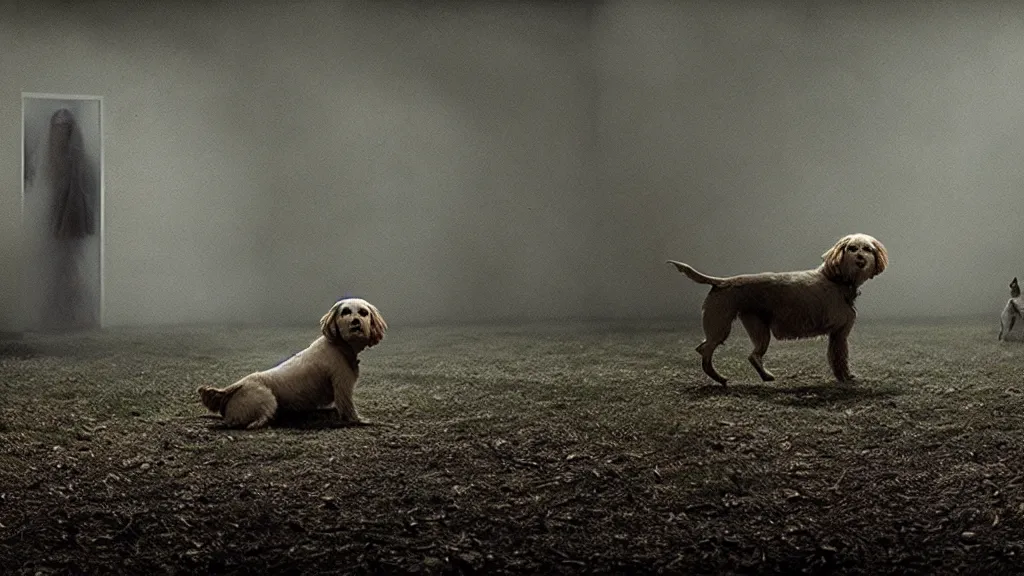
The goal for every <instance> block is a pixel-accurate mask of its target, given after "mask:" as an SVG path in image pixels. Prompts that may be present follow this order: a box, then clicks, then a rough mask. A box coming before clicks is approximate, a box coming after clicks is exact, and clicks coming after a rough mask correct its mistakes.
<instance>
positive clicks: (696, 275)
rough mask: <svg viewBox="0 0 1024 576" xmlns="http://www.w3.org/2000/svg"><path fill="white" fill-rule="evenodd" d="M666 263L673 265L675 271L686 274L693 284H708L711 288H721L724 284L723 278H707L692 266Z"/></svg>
mask: <svg viewBox="0 0 1024 576" xmlns="http://www.w3.org/2000/svg"><path fill="white" fill-rule="evenodd" d="M668 263H669V264H671V265H673V266H675V267H676V269H677V270H679V271H680V272H682V273H683V274H686V275H687V276H688V277H689V278H690V280H693V281H694V282H696V283H698V284H710V285H712V286H722V285H723V284H725V283H726V279H725V278H717V277H715V276H708V275H707V274H701V273H700V272H697V271H696V270H694V268H693V266H690V265H689V264H683V263H682V262H676V261H675V260H669V261H668Z"/></svg>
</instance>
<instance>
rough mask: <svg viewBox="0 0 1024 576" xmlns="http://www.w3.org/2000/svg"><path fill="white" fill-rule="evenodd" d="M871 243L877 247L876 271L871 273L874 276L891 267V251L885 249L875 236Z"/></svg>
mask: <svg viewBox="0 0 1024 576" xmlns="http://www.w3.org/2000/svg"><path fill="white" fill-rule="evenodd" d="M871 244H872V245H874V247H875V273H874V274H872V275H871V277H872V278H874V277H875V276H878V275H879V274H881V273H882V272H884V271H885V269H886V268H888V267H889V251H888V250H886V249H885V246H883V245H882V243H881V242H879V241H878V240H875V239H874V238H872V239H871Z"/></svg>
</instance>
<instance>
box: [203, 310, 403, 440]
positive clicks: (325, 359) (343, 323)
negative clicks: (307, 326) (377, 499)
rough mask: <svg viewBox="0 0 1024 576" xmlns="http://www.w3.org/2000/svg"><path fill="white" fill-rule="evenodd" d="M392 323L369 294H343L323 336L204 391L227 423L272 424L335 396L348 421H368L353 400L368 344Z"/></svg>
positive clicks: (322, 326)
mask: <svg viewBox="0 0 1024 576" xmlns="http://www.w3.org/2000/svg"><path fill="white" fill-rule="evenodd" d="M387 328H388V325H387V323H385V322H384V318H383V317H381V315H380V312H378V311H377V308H375V307H374V306H373V305H372V304H370V303H369V302H367V301H366V300H362V299H359V298H349V299H346V300H340V301H338V302H337V303H335V304H334V306H331V309H330V311H329V312H327V314H325V315H324V317H323V318H321V319H320V331H321V332H322V333H323V336H321V337H319V338H317V339H316V340H314V341H313V343H312V344H310V345H309V347H307V348H306V349H305V350H303V351H301V352H299V353H298V354H296V355H294V356H292V357H291V358H289V359H288V360H285V361H284V362H282V363H281V364H279V365H277V366H275V367H273V368H271V369H269V370H264V371H262V372H254V373H252V374H249V375H248V376H246V377H245V378H242V379H241V380H239V381H238V382H235V383H234V384H232V385H230V386H228V387H227V388H223V389H217V388H211V387H209V386H201V387H199V389H198V392H199V397H200V399H201V400H202V402H203V405H204V406H206V407H207V408H208V409H209V410H210V411H211V412H218V413H220V415H221V416H222V417H223V418H224V420H223V426H224V427H227V428H247V429H255V428H261V427H263V426H266V425H267V424H268V423H269V422H270V421H271V420H273V419H274V417H275V416H277V415H278V414H279V413H282V412H287V413H296V412H308V411H312V410H316V409H318V408H322V407H326V406H329V405H330V404H331V403H332V402H333V403H334V405H335V408H336V409H337V411H338V415H339V416H340V417H341V420H342V421H343V422H346V423H349V424H365V423H366V422H364V421H363V420H361V419H360V418H359V414H358V413H357V412H356V407H355V404H353V403H352V390H353V389H354V388H355V385H356V380H357V379H358V378H359V360H358V358H356V356H357V355H358V354H359V353H360V352H361V351H362V350H363V349H364V348H369V347H371V346H374V345H376V344H377V343H379V342H380V341H381V340H383V339H384V332H385V331H386V330H387Z"/></svg>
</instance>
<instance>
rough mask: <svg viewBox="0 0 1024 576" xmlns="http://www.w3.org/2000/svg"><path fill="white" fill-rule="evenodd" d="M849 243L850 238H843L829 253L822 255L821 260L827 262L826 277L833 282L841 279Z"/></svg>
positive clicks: (825, 263)
mask: <svg viewBox="0 0 1024 576" xmlns="http://www.w3.org/2000/svg"><path fill="white" fill-rule="evenodd" d="M849 243H850V237H849V236H843V237H842V238H840V239H839V241H838V242H836V243H835V244H834V245H832V247H831V248H829V249H828V251H827V252H825V253H824V254H822V255H821V259H822V260H824V261H825V262H824V264H823V266H824V267H825V270H824V272H825V276H827V277H829V278H832V279H833V280H839V279H841V276H842V274H843V268H842V265H843V255H844V254H846V246H847V245H848V244H849Z"/></svg>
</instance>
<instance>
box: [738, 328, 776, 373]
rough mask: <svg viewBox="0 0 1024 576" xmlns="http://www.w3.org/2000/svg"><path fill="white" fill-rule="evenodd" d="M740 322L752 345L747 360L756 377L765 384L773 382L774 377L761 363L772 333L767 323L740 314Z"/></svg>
mask: <svg viewBox="0 0 1024 576" xmlns="http://www.w3.org/2000/svg"><path fill="white" fill-rule="evenodd" d="M740 321H741V322H743V327H744V328H746V330H747V335H749V336H750V342H751V343H752V344H753V345H754V350H753V351H751V353H750V356H748V357H747V359H748V360H750V364H751V365H753V366H754V370H757V375H758V376H760V377H761V380H764V381H765V382H771V381H773V380H775V375H774V374H772V373H771V372H769V371H768V370H766V369H765V367H764V364H763V363H762V360H763V359H764V354H765V352H767V351H768V344H770V343H771V341H772V331H771V328H770V327H769V325H768V322H765V321H764V320H763V319H761V318H760V317H758V316H757V315H756V314H740Z"/></svg>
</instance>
